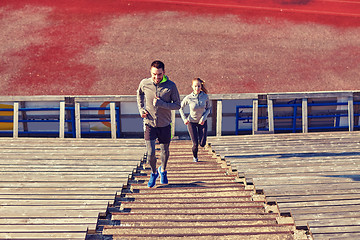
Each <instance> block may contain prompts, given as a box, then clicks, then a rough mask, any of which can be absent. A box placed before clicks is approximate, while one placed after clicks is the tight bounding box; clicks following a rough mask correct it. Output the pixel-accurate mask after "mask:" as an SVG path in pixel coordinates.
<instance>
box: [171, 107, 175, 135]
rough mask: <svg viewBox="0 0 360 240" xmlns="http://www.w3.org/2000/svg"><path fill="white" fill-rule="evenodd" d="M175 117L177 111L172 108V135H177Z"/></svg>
mask: <svg viewBox="0 0 360 240" xmlns="http://www.w3.org/2000/svg"><path fill="white" fill-rule="evenodd" d="M175 119H176V111H175V110H171V137H172V138H173V137H175Z"/></svg>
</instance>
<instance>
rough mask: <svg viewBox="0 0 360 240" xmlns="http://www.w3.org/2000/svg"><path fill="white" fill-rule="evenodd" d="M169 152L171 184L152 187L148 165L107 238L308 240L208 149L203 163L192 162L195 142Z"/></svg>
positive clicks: (176, 144)
mask: <svg viewBox="0 0 360 240" xmlns="http://www.w3.org/2000/svg"><path fill="white" fill-rule="evenodd" d="M158 153H159V152H157V154H158ZM170 153H171V154H170V159H169V164H168V166H167V171H168V178H169V184H160V182H159V180H158V181H157V184H156V186H155V187H154V188H148V187H147V182H148V179H149V174H150V172H151V170H150V168H149V165H148V164H147V163H146V164H145V163H144V164H143V165H142V167H143V168H142V169H141V171H139V172H137V173H134V174H133V179H132V181H131V183H130V184H129V185H128V189H124V190H123V192H122V193H121V194H120V195H119V196H118V202H117V204H115V208H112V209H111V210H112V211H110V212H109V217H111V219H112V220H113V222H111V223H110V224H106V225H104V228H103V231H102V233H103V236H104V237H108V238H109V239H110V238H111V239H180V238H181V239H228V240H230V239H236V240H239V239H247V240H249V239H253V240H259V239H267V240H271V239H277V240H280V239H281V240H285V239H294V236H299V237H302V238H295V239H302V240H303V239H306V238H304V235H305V234H302V233H301V232H298V231H296V230H295V228H294V222H293V219H292V218H289V217H281V216H279V214H278V211H277V209H276V208H275V207H273V206H271V207H270V206H268V205H266V204H265V199H264V197H263V196H258V195H257V194H255V192H254V189H253V187H251V186H244V184H243V183H242V182H238V179H237V176H236V174H232V172H229V171H228V170H229V169H228V168H227V167H226V166H224V167H223V166H222V161H221V160H220V159H219V158H216V157H213V156H212V154H211V153H210V152H209V151H208V150H207V149H206V150H205V149H200V152H199V162H193V157H192V153H191V143H190V141H182V140H179V141H173V142H172V143H171V145H170ZM158 164H160V161H158ZM272 207H273V208H272ZM116 221H117V222H116ZM110 235H111V236H110Z"/></svg>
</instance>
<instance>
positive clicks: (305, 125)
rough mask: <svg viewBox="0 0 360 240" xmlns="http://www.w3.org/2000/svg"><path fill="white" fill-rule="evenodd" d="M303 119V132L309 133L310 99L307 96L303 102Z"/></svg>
mask: <svg viewBox="0 0 360 240" xmlns="http://www.w3.org/2000/svg"><path fill="white" fill-rule="evenodd" d="M301 111H302V113H301V116H302V117H301V119H302V132H303V133H307V132H308V129H309V124H308V100H307V98H303V99H302V102H301Z"/></svg>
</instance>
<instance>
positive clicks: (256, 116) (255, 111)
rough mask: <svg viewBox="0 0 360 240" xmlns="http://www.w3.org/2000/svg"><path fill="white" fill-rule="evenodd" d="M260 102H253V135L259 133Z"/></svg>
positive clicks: (255, 100)
mask: <svg viewBox="0 0 360 240" xmlns="http://www.w3.org/2000/svg"><path fill="white" fill-rule="evenodd" d="M258 105H259V100H257V99H254V100H253V111H252V135H254V134H255V132H257V131H258V119H259V107H258Z"/></svg>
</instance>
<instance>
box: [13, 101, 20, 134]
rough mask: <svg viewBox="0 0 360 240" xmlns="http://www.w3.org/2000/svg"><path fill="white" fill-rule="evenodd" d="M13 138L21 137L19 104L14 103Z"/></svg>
mask: <svg viewBox="0 0 360 240" xmlns="http://www.w3.org/2000/svg"><path fill="white" fill-rule="evenodd" d="M13 111H14V113H13V138H18V137H19V103H18V102H14V109H13Z"/></svg>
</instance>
